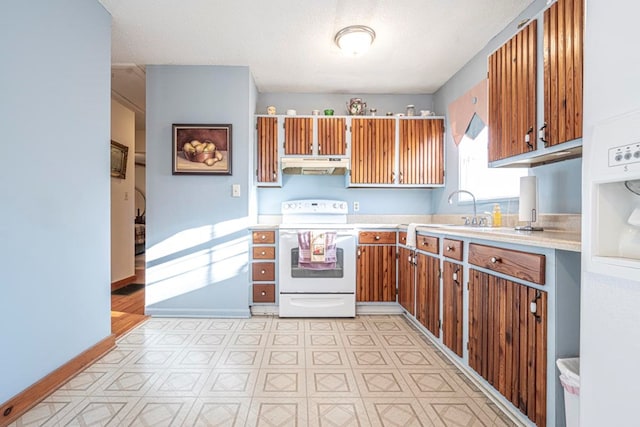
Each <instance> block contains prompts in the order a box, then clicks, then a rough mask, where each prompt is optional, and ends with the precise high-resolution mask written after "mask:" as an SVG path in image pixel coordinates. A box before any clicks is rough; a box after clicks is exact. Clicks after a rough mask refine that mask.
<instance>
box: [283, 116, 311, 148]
mask: <svg viewBox="0 0 640 427" xmlns="http://www.w3.org/2000/svg"><path fill="white" fill-rule="evenodd" d="M284 153H285V154H303V155H311V154H313V118H311V117H285V119H284Z"/></svg>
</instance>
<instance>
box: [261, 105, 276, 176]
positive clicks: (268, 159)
mask: <svg viewBox="0 0 640 427" xmlns="http://www.w3.org/2000/svg"><path fill="white" fill-rule="evenodd" d="M257 129H258V135H257V141H256V144H257V155H258V161H257V163H258V169H257V171H256V176H257V181H258V182H259V183H260V182H278V118H277V117H258V123H257Z"/></svg>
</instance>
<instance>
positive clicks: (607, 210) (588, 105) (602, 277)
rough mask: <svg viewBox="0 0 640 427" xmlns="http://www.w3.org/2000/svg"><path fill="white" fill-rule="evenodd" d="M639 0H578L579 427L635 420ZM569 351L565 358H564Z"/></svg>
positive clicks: (639, 341)
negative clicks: (581, 20)
mask: <svg viewBox="0 0 640 427" xmlns="http://www.w3.org/2000/svg"><path fill="white" fill-rule="evenodd" d="M639 15H640V3H638V2H630V1H627V0H610V1H606V2H602V1H592V0H586V23H585V37H584V46H585V50H584V90H583V93H584V137H583V181H582V197H583V198H582V207H583V211H582V214H583V225H582V283H581V299H580V311H581V314H580V396H579V398H580V426H581V427H592V426H594V427H595V426H603V425H611V426H613V425H616V426H622V425H625V426H627V425H637V424H638V414H637V404H638V396H640V365H639V364H638V358H637V355H638V354H639V353H640V259H639V257H638V256H637V255H635V252H636V251H635V250H634V246H635V248H636V249H637V246H638V245H640V242H636V243H635V244H634V243H633V240H632V238H631V239H630V236H629V233H631V234H633V232H634V231H635V230H636V229H635V228H633V226H632V224H630V223H633V222H634V217H633V216H632V215H633V212H634V209H635V208H636V207H638V206H640V196H637V195H635V194H633V193H632V192H630V191H628V190H627V189H626V187H625V182H627V181H634V180H637V179H640V162H638V161H637V160H638V159H637V158H636V152H637V151H638V146H637V143H639V142H640V113H639V112H640V96H638V94H640V80H639V79H638V76H639V75H640V51H639V50H638V49H628V45H627V46H625V45H624V43H622V44H621V43H620V42H621V41H623V40H637V38H638V35H637V27H638V23H637V17H638V16H639ZM568 356H569V355H568Z"/></svg>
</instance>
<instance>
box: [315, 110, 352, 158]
mask: <svg viewBox="0 0 640 427" xmlns="http://www.w3.org/2000/svg"><path fill="white" fill-rule="evenodd" d="M346 135H347V121H346V119H345V118H344V117H318V155H320V156H344V155H346V154H347V136H346Z"/></svg>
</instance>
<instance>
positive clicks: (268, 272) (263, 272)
mask: <svg viewBox="0 0 640 427" xmlns="http://www.w3.org/2000/svg"><path fill="white" fill-rule="evenodd" d="M252 268H253V269H252V272H251V273H252V274H251V280H254V281H267V280H268V281H271V280H276V264H275V263H274V262H254V263H253V266H252Z"/></svg>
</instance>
